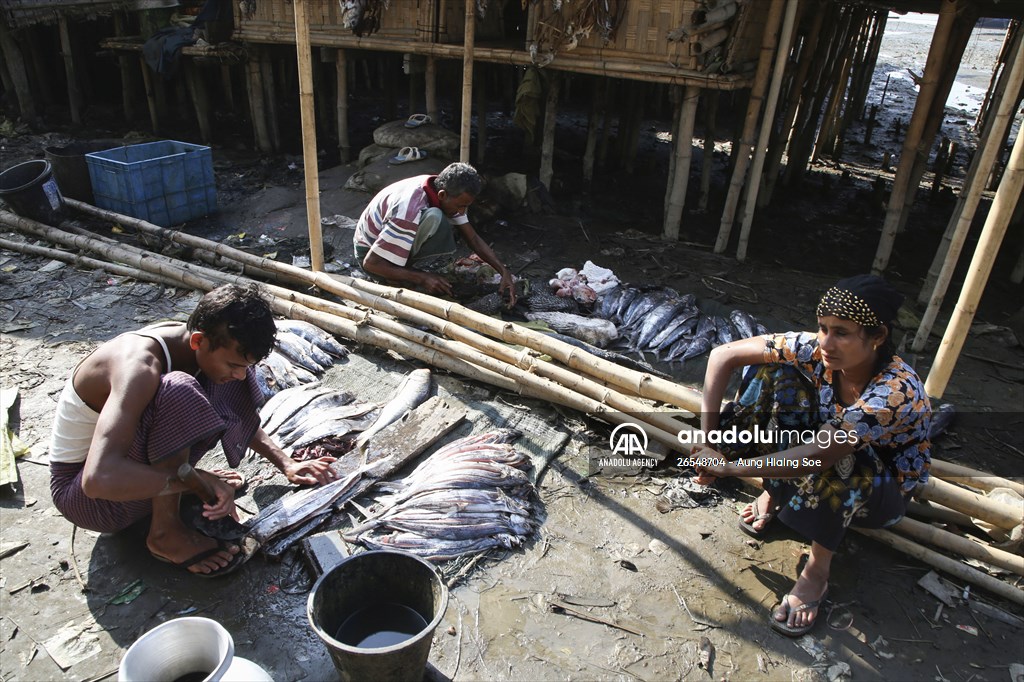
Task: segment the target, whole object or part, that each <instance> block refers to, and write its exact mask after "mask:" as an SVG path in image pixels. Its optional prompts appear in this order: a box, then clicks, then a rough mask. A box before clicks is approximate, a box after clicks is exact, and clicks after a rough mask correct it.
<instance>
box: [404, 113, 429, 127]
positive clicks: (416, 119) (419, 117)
mask: <svg viewBox="0 0 1024 682" xmlns="http://www.w3.org/2000/svg"><path fill="white" fill-rule="evenodd" d="M427 123H430V117H429V116H427V115H426V114H413V115H412V116H410V117H409V120H407V121H406V122H405V127H406V128H419V127H420V126H421V125H425V124H427Z"/></svg>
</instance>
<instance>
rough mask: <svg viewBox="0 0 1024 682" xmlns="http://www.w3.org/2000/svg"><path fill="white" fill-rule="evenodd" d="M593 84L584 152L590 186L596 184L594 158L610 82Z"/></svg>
mask: <svg viewBox="0 0 1024 682" xmlns="http://www.w3.org/2000/svg"><path fill="white" fill-rule="evenodd" d="M591 82H592V84H593V87H594V93H593V101H592V102H591V105H590V116H589V118H588V121H587V144H586V148H585V150H584V152H583V182H585V183H586V184H587V185H588V186H589V185H590V184H591V183H593V182H594V157H595V152H596V151H597V139H598V136H599V133H600V131H601V128H602V127H604V117H605V105H606V102H605V94H606V93H607V82H608V81H607V79H605V78H593V79H592V81H591Z"/></svg>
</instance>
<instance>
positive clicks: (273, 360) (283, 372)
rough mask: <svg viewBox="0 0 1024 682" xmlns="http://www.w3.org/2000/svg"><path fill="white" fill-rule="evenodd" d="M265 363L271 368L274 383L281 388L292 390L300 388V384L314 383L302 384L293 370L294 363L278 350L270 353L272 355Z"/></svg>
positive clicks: (268, 356)
mask: <svg viewBox="0 0 1024 682" xmlns="http://www.w3.org/2000/svg"><path fill="white" fill-rule="evenodd" d="M263 362H264V363H265V364H266V366H267V367H269V368H270V371H271V373H272V374H273V375H274V381H275V383H276V384H277V386H278V387H279V388H282V389H283V388H291V387H292V386H298V385H299V384H300V383H312V382H308V381H307V382H300V381H299V378H298V377H297V376H296V374H295V371H294V370H293V368H292V363H291V362H289V361H288V358H286V357H285V356H283V355H281V354H280V353H278V352H277V351H276V350H272V351H270V354H269V355H267V357H265V358H263ZM314 380H315V377H314Z"/></svg>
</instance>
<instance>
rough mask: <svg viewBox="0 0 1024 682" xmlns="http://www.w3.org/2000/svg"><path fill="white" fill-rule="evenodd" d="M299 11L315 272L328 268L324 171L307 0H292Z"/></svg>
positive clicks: (297, 31) (298, 40)
mask: <svg viewBox="0 0 1024 682" xmlns="http://www.w3.org/2000/svg"><path fill="white" fill-rule="evenodd" d="M292 7H293V8H294V10H295V51H296V53H297V55H298V67H299V112H300V117H301V121H302V161H303V167H304V170H305V180H306V224H307V226H308V228H309V259H310V262H311V263H312V268H313V271H314V272H319V271H322V270H323V269H324V240H323V235H322V233H321V229H322V228H321V225H320V172H319V170H318V168H317V162H316V109H315V105H314V101H313V60H312V54H311V52H310V51H311V49H312V48H311V46H310V43H309V20H308V18H307V17H306V0H292Z"/></svg>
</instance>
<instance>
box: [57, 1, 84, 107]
mask: <svg viewBox="0 0 1024 682" xmlns="http://www.w3.org/2000/svg"><path fill="white" fill-rule="evenodd" d="M57 26H58V28H59V30H60V51H61V54H62V55H63V57H64V73H65V74H67V79H68V105H69V107H70V108H71V122H72V123H74V124H75V125H82V109H83V108H84V106H83V103H82V91H81V89H80V88H79V87H78V75H77V73H75V58H74V52H73V49H72V45H71V30H70V29H69V28H68V18H67V16H66V15H65V14H64V13H61V14H59V15H58V16H57Z"/></svg>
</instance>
